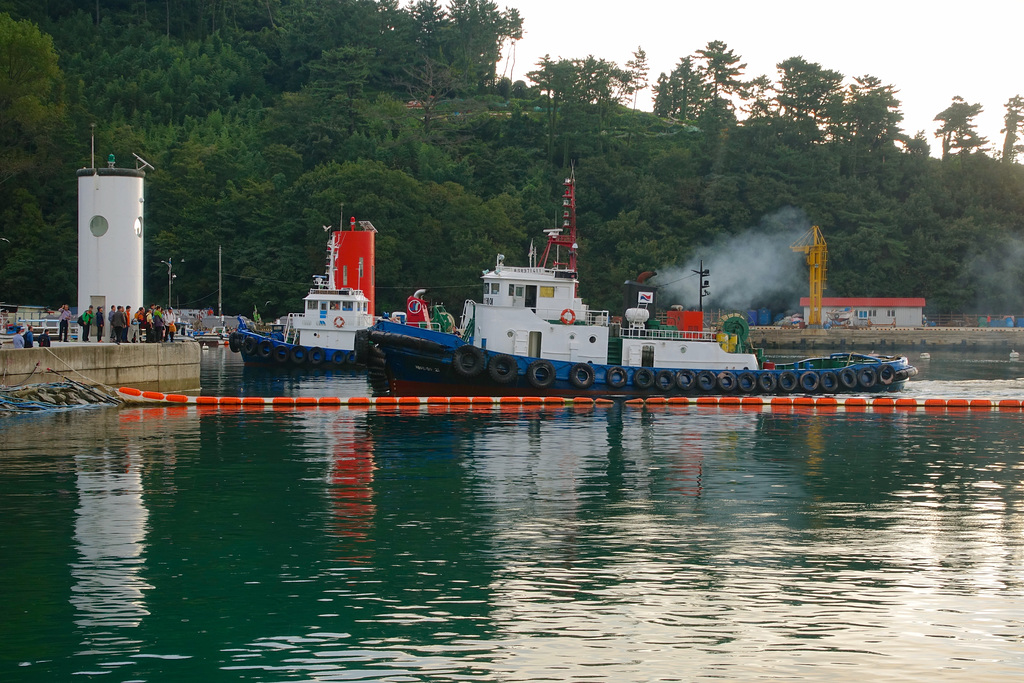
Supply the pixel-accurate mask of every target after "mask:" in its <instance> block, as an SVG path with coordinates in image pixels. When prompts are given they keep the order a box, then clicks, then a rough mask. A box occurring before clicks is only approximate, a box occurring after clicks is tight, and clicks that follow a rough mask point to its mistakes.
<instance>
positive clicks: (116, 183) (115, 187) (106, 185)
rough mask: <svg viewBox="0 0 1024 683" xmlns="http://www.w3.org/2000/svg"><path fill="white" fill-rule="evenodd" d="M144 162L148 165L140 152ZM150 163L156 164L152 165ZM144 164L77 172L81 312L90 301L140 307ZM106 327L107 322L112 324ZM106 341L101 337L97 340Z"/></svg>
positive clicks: (111, 162) (110, 164) (95, 304)
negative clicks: (141, 165) (136, 166)
mask: <svg viewBox="0 0 1024 683" xmlns="http://www.w3.org/2000/svg"><path fill="white" fill-rule="evenodd" d="M136 158H137V159H138V160H139V161H140V162H141V164H143V165H146V166H148V165H149V164H146V162H145V161H143V160H142V159H141V158H140V157H138V156H137V155H136ZM150 168H152V166H150ZM145 177H146V172H145V171H144V170H143V169H141V168H116V167H115V166H114V155H113V154H111V155H110V156H109V157H108V158H107V168H83V169H79V171H78V311H79V313H81V312H83V311H85V310H86V309H87V308H88V307H89V306H92V307H93V310H94V311H95V310H96V307H98V306H103V312H104V316H106V314H107V313H108V312H109V309H108V308H107V307H108V306H111V305H113V306H125V307H126V308H127V307H129V306H130V307H132V309H137V308H138V307H139V306H142V305H144V302H143V300H142V246H143V225H144V223H143V211H142V210H143V207H144V203H145V199H144V197H143V179H144V178H145ZM107 324H108V327H109V323H107ZM99 341H102V340H99Z"/></svg>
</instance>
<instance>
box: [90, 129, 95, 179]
mask: <svg viewBox="0 0 1024 683" xmlns="http://www.w3.org/2000/svg"><path fill="white" fill-rule="evenodd" d="M89 163H90V164H92V166H90V167H89V168H96V124H95V123H90V124H89Z"/></svg>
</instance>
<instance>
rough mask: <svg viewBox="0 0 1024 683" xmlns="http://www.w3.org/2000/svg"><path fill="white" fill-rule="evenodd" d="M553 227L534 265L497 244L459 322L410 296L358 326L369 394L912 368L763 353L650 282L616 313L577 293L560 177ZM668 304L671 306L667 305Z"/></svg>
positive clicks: (898, 379)
mask: <svg viewBox="0 0 1024 683" xmlns="http://www.w3.org/2000/svg"><path fill="white" fill-rule="evenodd" d="M563 205H564V214H563V218H564V222H563V226H562V228H552V229H549V230H547V231H545V232H546V233H547V236H548V241H547V247H546V249H545V251H544V255H543V257H542V260H541V261H540V264H542V265H537V261H536V252H535V251H534V250H533V249H532V247H531V250H530V266H529V267H525V268H524V267H509V266H506V265H505V263H504V256H502V255H500V254H499V255H498V258H497V261H496V263H495V266H494V268H493V269H491V270H485V271H484V274H483V278H482V279H483V298H482V300H481V301H480V302H476V301H467V302H466V304H465V306H464V308H463V313H462V318H461V322H460V324H459V326H458V327H457V328H456V327H455V325H454V324H453V321H452V319H451V316H449V315H447V313H445V312H441V311H438V310H437V309H436V308H435V309H434V313H433V315H431V316H430V317H429V319H428V316H427V315H426V314H424V313H423V311H425V310H426V309H427V305H426V302H425V301H423V300H422V299H420V298H419V297H416V296H413V297H410V301H409V305H408V309H407V311H406V316H407V319H406V324H401V323H397V322H394V321H389V320H380V321H378V322H377V323H376V324H375V325H373V326H372V327H371V328H369V329H367V330H364V331H362V332H360V333H359V334H358V335H357V337H358V340H357V342H356V349H357V360H358V361H360V362H362V363H365V364H366V365H367V368H368V373H369V378H370V383H371V386H372V388H373V391H374V393H375V394H378V395H392V396H435V395H437V396H507V395H515V396H562V397H616V396H621V397H651V396H666V397H669V396H686V395H701V394H762V395H763V394H792V393H804V394H822V393H824V394H833V393H843V392H882V391H898V390H900V389H901V388H902V387H903V385H904V383H905V382H906V381H907V379H908V378H910V377H912V376H914V375H915V374H916V373H917V369H916V368H914V367H913V366H911V365H910V364H909V363H908V361H907V359H906V358H905V357H903V356H879V355H867V354H854V353H834V354H831V355H829V356H823V357H817V358H806V359H803V360H800V361H798V362H794V363H786V364H775V363H772V362H770V361H766V360H764V356H763V351H762V350H760V349H755V348H754V347H753V346H752V345H751V343H750V340H749V328H748V324H747V320H746V318H745V317H744V316H743V315H739V314H737V315H732V316H729V317H726V318H725V319H723V320H721V321H720V323H719V325H718V328H717V329H714V330H706V329H705V325H704V314H703V312H702V311H685V310H668V311H666V312H665V315H664V318H662V317H661V316H660V315H657V314H656V312H657V307H656V304H657V296H658V288H657V287H655V286H652V285H649V284H647V283H646V277H642V278H638V279H637V281H631V282H627V283H626V284H625V307H626V308H625V311H624V313H623V315H622V316H621V318H619V317H617V316H616V317H615V318H613V316H612V315H611V314H610V313H609V311H599V310H592V309H590V308H589V307H588V306H587V305H586V304H584V303H583V301H582V300H581V299H580V298H579V296H578V290H579V281H578V272H577V268H576V250H577V234H576V201H575V186H574V181H573V179H572V178H569V179H567V180H566V181H565V193H564V195H563ZM675 308H676V307H673V309H675Z"/></svg>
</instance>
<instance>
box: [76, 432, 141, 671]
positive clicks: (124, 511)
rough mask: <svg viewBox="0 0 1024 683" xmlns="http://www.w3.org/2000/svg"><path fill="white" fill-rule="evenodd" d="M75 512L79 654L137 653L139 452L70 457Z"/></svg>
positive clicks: (139, 607) (139, 525)
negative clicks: (133, 632) (73, 471)
mask: <svg viewBox="0 0 1024 683" xmlns="http://www.w3.org/2000/svg"><path fill="white" fill-rule="evenodd" d="M75 466H76V470H77V471H76V479H75V483H76V487H77V490H78V501H79V504H78V509H77V510H76V511H75V533H74V538H75V542H76V544H77V549H78V556H79V558H78V561H77V562H75V563H73V564H72V565H71V576H72V577H73V578H74V581H75V583H74V585H73V586H72V589H71V604H72V605H74V606H75V610H76V616H75V624H76V625H77V626H78V627H80V628H81V629H82V633H83V634H84V640H83V642H82V648H83V650H82V651H81V652H80V653H79V654H98V653H102V652H117V653H121V654H124V653H126V652H130V651H137V649H138V647H137V646H138V641H137V640H135V639H133V636H132V635H131V632H130V631H124V630H123V629H132V628H134V627H137V626H139V624H140V623H141V621H142V619H143V618H144V617H146V616H148V615H149V611H148V609H147V607H146V601H145V595H146V591H148V590H150V589H151V588H152V586H151V585H149V583H147V582H146V580H145V579H144V578H143V576H142V574H143V571H144V569H145V550H146V544H145V541H146V522H147V519H148V517H149V515H148V512H147V510H146V506H145V503H144V501H143V484H142V471H143V462H142V457H141V455H140V453H139V452H138V450H136V449H128V450H126V451H124V452H122V453H119V454H116V453H112V452H110V451H109V450H106V449H104V450H103V451H101V452H100V453H98V454H94V455H86V454H80V455H77V456H75Z"/></svg>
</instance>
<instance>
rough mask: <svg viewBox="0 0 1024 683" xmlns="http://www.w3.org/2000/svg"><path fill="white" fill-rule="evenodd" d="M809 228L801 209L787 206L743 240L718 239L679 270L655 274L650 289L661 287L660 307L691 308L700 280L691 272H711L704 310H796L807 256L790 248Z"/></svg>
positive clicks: (740, 237) (696, 301)
mask: <svg viewBox="0 0 1024 683" xmlns="http://www.w3.org/2000/svg"><path fill="white" fill-rule="evenodd" d="M810 228H811V222H810V220H809V219H808V218H807V215H806V214H805V213H804V212H803V211H802V210H800V209H796V208H793V207H785V208H783V209H780V210H778V211H776V212H775V213H772V214H770V215H768V216H765V217H764V218H763V219H761V221H760V223H758V225H757V226H755V227H752V228H751V229H750V230H748V231H747V232H745V233H743V234H741V235H735V236H730V237H726V238H723V239H721V240H718V241H717V242H715V243H714V244H711V245H709V246H707V247H703V248H700V249H698V252H697V253H696V254H695V255H694V258H693V259H692V260H691V261H689V262H688V263H686V264H684V265H682V266H678V265H675V266H667V267H664V268H659V269H658V274H657V275H656V276H655V277H654V278H652V279H651V281H650V282H651V284H653V285H658V286H659V287H660V289H659V291H658V302H659V307H660V308H668V307H669V306H671V305H673V304H680V305H682V306H684V307H685V308H689V309H695V308H697V306H698V304H699V303H700V300H699V296H700V290H699V284H700V280H699V278H698V276H697V275H696V273H694V272H693V271H696V270H699V269H700V261H701V260H703V261H704V268H705V269H707V270H709V271H711V272H710V274H709V275H708V277H707V278H706V279H707V280H709V281H710V284H709V285H708V287H707V289H708V291H709V295H708V296H706V297H704V308H705V310H707V309H709V308H711V309H715V308H717V309H725V310H736V311H747V310H752V309H759V308H769V309H771V310H772V313H773V314H776V315H777V314H781V313H787V312H793V311H798V310H800V309H799V303H800V297H801V296H807V295H808V293H809V289H810V286H809V284H808V281H809V280H808V278H809V276H808V274H807V265H806V256H805V255H804V254H803V253H802V252H795V251H793V250H792V249H790V245H792V244H793V243H794V242H796V241H797V240H799V239H800V238H801V237H803V235H804V234H805V233H806V232H807V231H808V230H809V229H810Z"/></svg>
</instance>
